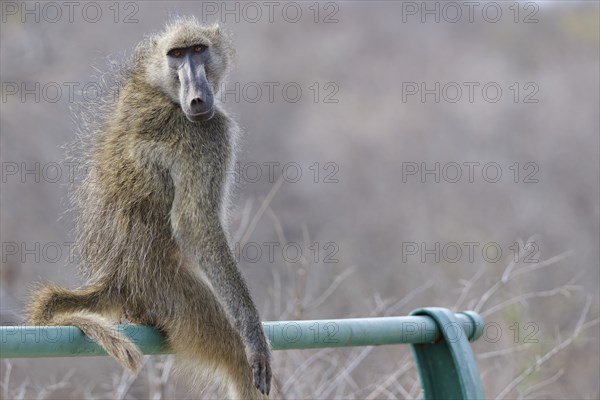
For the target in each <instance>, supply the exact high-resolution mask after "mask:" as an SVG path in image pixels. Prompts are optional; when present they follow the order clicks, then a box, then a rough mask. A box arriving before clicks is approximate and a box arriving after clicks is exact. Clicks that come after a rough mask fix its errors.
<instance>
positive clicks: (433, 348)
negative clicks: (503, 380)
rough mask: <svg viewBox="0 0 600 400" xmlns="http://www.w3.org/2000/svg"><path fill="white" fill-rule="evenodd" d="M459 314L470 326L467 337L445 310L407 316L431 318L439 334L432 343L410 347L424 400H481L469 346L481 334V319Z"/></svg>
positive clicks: (477, 375) (480, 391)
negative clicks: (466, 318)
mask: <svg viewBox="0 0 600 400" xmlns="http://www.w3.org/2000/svg"><path fill="white" fill-rule="evenodd" d="M462 314H464V315H466V316H467V317H469V319H470V320H471V321H472V324H473V326H474V329H472V330H471V332H470V334H469V336H467V334H465V331H464V330H463V326H462V325H461V323H460V322H459V321H458V319H457V318H456V316H455V315H454V313H453V312H452V311H450V310H448V309H446V308H439V307H429V308H420V309H417V310H414V311H413V312H411V313H410V315H419V316H428V317H431V318H432V319H433V320H434V321H435V323H436V324H437V327H438V328H439V332H440V335H438V337H437V338H436V339H435V340H434V341H433V342H430V343H416V344H411V348H412V352H413V354H414V356H415V359H416V361H417V367H418V370H419V378H420V379H421V385H422V387H423V392H424V393H423V398H424V399H425V400H433V399H485V394H484V393H483V385H482V384H481V378H480V377H479V369H478V368H477V363H476V361H475V357H474V355H473V351H472V349H471V345H470V344H469V341H474V340H477V339H478V338H479V337H480V336H481V334H482V333H483V320H482V319H481V317H480V316H479V315H478V314H476V313H474V312H469V311H467V312H464V313H462Z"/></svg>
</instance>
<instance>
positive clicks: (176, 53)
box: [167, 49, 183, 57]
mask: <svg viewBox="0 0 600 400" xmlns="http://www.w3.org/2000/svg"><path fill="white" fill-rule="evenodd" d="M167 55H168V56H170V57H181V56H182V55H183V52H182V51H181V50H180V49H173V50H171V51H169V52H168V53H167Z"/></svg>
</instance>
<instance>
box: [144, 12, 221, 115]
mask: <svg viewBox="0 0 600 400" xmlns="http://www.w3.org/2000/svg"><path fill="white" fill-rule="evenodd" d="M232 52H233V50H232V49H231V46H230V43H229V39H228V37H227V35H226V34H225V33H224V32H223V31H222V30H221V29H220V28H219V27H218V26H217V25H213V26H203V25H201V24H200V23H199V22H198V21H197V20H196V19H195V18H184V19H179V20H177V21H176V22H173V23H171V24H168V25H167V27H166V28H165V30H164V31H163V32H162V33H160V34H157V35H154V36H152V37H150V38H149V40H148V41H146V42H144V43H143V44H141V45H140V46H138V49H137V57H136V58H137V61H138V63H139V65H140V66H141V67H142V69H143V71H144V73H145V79H146V80H147V81H148V82H149V83H150V84H152V85H153V86H154V87H156V88H157V89H159V90H161V91H162V92H163V93H165V94H166V95H168V96H169V97H170V98H171V100H173V102H175V103H177V104H179V106H180V107H181V110H182V111H183V113H184V114H185V116H186V117H187V118H188V119H189V120H190V121H192V122H202V121H207V120H209V119H210V118H212V116H213V115H214V113H215V107H216V105H215V102H216V99H215V96H216V94H217V93H218V88H219V85H220V84H221V81H222V79H223V78H224V76H225V74H226V72H227V67H228V65H229V62H230V58H231V56H232Z"/></svg>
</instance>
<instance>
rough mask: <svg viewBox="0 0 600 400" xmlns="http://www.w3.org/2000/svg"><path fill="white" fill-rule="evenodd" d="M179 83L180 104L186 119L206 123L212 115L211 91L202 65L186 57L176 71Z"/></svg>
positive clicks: (212, 100)
mask: <svg viewBox="0 0 600 400" xmlns="http://www.w3.org/2000/svg"><path fill="white" fill-rule="evenodd" d="M178 74H179V82H180V83H181V91H180V103H181V109H182V110H183V112H184V113H185V115H186V117H187V118H188V119H189V120H190V121H192V122H201V121H206V120H208V119H210V118H212V116H213V115H214V99H213V93H212V89H211V87H210V84H209V83H208V80H207V79H206V71H205V69H204V65H203V64H202V63H199V62H195V60H194V59H193V58H192V57H189V56H188V57H186V60H185V62H184V63H183V65H182V66H181V68H180V69H179V71H178Z"/></svg>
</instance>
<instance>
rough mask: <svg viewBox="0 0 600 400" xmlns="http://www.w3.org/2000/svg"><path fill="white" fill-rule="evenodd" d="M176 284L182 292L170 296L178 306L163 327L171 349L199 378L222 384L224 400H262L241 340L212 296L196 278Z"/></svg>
mask: <svg viewBox="0 0 600 400" xmlns="http://www.w3.org/2000/svg"><path fill="white" fill-rule="evenodd" d="M179 283H180V285H181V286H180V287H179V288H178V289H179V290H182V291H183V293H180V294H179V295H178V296H174V297H175V298H176V299H177V301H178V302H179V303H178V304H177V305H176V307H175V309H176V312H175V313H174V314H173V315H172V318H171V319H172V321H170V322H168V323H166V324H165V326H164V330H165V331H166V333H167V338H168V340H169V343H170V345H171V347H172V348H173V350H175V352H176V353H178V354H179V355H181V356H182V358H183V359H184V360H185V361H186V362H187V363H190V362H191V363H194V364H195V368H194V370H196V371H198V374H199V375H201V376H204V377H207V376H208V377H212V378H213V379H215V378H216V380H218V381H222V382H223V384H224V386H225V388H226V390H227V393H228V398H233V399H266V396H263V395H262V394H261V393H260V392H259V391H258V389H256V387H255V386H254V380H253V376H252V368H251V366H250V364H249V362H248V358H247V356H246V350H245V346H244V344H243V342H242V338H241V336H240V334H239V333H238V332H237V331H236V330H235V329H234V328H233V325H232V324H231V322H230V321H229V319H228V318H227V315H226V313H225V309H224V308H223V306H222V305H221V303H220V302H219V301H218V299H217V298H216V296H215V294H214V293H213V292H212V290H211V289H210V288H209V286H208V285H207V284H206V283H205V282H203V281H202V280H201V279H199V278H196V277H192V276H185V277H183V278H182V279H181V281H180V282H179ZM178 314H179V315H178ZM182 316H185V317H182ZM198 364H200V365H198ZM211 375H212V376H211ZM214 375H218V376H214Z"/></svg>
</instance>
